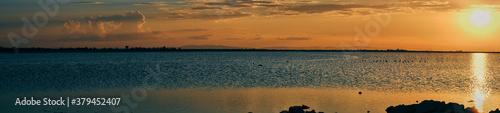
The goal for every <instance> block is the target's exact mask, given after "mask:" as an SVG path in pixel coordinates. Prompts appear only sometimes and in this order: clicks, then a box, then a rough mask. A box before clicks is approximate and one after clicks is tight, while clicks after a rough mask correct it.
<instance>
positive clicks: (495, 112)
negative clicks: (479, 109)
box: [490, 108, 500, 113]
mask: <svg viewBox="0 0 500 113" xmlns="http://www.w3.org/2000/svg"><path fill="white" fill-rule="evenodd" d="M490 113H500V110H498V108H497V109H496V110H495V111H490Z"/></svg>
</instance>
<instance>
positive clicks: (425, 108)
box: [385, 100, 478, 113]
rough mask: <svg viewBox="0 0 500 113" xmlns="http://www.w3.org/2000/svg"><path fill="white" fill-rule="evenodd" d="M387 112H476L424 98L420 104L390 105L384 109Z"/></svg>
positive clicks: (461, 106)
mask: <svg viewBox="0 0 500 113" xmlns="http://www.w3.org/2000/svg"><path fill="white" fill-rule="evenodd" d="M385 111H386V112H387V113H478V112H477V109H476V108H474V107H472V108H466V109H464V105H461V104H458V103H452V102H450V103H448V104H446V103H445V102H444V101H443V102H440V101H433V100H424V101H422V102H421V103H420V104H412V105H398V106H396V107H394V106H391V107H389V108H387V109H386V110H385Z"/></svg>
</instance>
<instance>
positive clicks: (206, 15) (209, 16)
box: [160, 9, 252, 20]
mask: <svg viewBox="0 0 500 113" xmlns="http://www.w3.org/2000/svg"><path fill="white" fill-rule="evenodd" d="M164 10H166V14H165V15H164V16H161V17H160V18H162V19H201V20H219V19H232V18H242V17H249V16H252V14H251V13H246V12H240V11H205V12H193V11H188V10H169V9H164Z"/></svg>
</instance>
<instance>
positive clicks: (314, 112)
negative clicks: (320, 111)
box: [306, 110, 316, 113]
mask: <svg viewBox="0 0 500 113" xmlns="http://www.w3.org/2000/svg"><path fill="white" fill-rule="evenodd" d="M306 113H316V111H315V110H311V111H306Z"/></svg>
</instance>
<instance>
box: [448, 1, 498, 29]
mask: <svg viewBox="0 0 500 113" xmlns="http://www.w3.org/2000/svg"><path fill="white" fill-rule="evenodd" d="M471 7H472V8H471V9H465V10H462V11H461V12H459V13H458V17H457V19H458V22H459V23H460V26H462V28H463V29H465V30H466V31H467V32H470V33H471V35H473V36H486V35H488V36H491V35H492V34H493V33H494V32H495V31H497V29H498V26H500V22H496V21H495V20H497V19H499V18H500V16H499V14H498V13H497V12H496V11H495V10H494V7H493V6H488V5H486V6H471Z"/></svg>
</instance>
